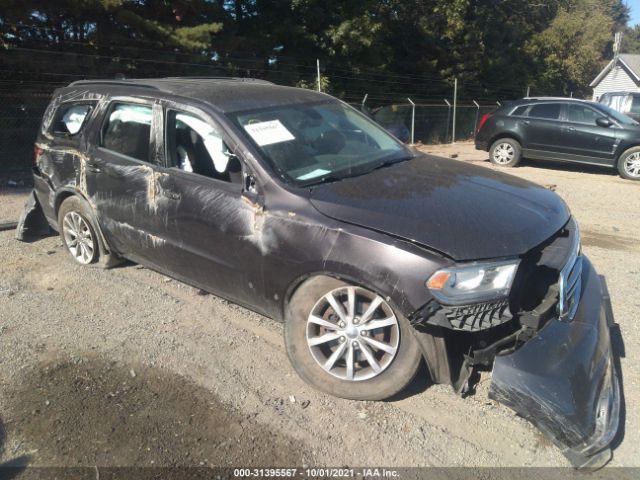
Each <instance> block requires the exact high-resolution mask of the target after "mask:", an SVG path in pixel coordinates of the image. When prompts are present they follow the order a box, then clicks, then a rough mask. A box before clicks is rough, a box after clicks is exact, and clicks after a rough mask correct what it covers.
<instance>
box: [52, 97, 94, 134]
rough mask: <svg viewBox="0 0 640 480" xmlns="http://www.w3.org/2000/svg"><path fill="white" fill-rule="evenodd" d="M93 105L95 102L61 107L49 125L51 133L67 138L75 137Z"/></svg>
mask: <svg viewBox="0 0 640 480" xmlns="http://www.w3.org/2000/svg"><path fill="white" fill-rule="evenodd" d="M95 105H96V103H95V102H91V103H71V104H63V105H61V106H60V107H58V110H57V111H56V115H55V117H54V120H53V123H52V125H51V133H53V134H54V135H58V136H67V137H68V136H73V135H77V134H78V133H80V131H81V130H82V128H83V127H84V125H85V124H86V121H87V119H88V118H89V114H90V113H91V112H92V111H93V108H94V107H95Z"/></svg>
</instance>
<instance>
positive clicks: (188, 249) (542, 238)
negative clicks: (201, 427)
mask: <svg viewBox="0 0 640 480" xmlns="http://www.w3.org/2000/svg"><path fill="white" fill-rule="evenodd" d="M232 83H233V82H229V84H228V85H227V84H226V83H225V82H222V83H221V85H218V86H217V87H216V88H209V84H207V83H206V81H204V80H202V81H195V80H189V81H177V80H148V81H142V80H140V81H133V82H130V84H126V83H124V82H104V83H96V84H95V85H94V86H92V87H91V89H88V88H87V86H86V85H84V84H82V83H80V84H75V85H74V84H72V85H71V86H69V87H66V88H63V89H60V90H58V91H57V92H56V93H55V95H54V99H53V101H52V103H51V105H50V107H49V108H48V109H47V112H46V113H45V116H44V119H43V124H42V130H41V131H40V133H39V135H38V139H37V144H36V145H37V147H38V149H39V155H38V157H37V160H36V165H35V167H34V185H35V188H34V194H33V195H32V197H30V200H29V202H28V204H27V206H26V209H25V215H24V219H23V220H22V221H21V228H19V231H18V236H24V234H28V233H35V231H36V228H35V227H36V226H38V221H40V223H41V224H43V223H44V222H42V219H43V218H46V221H47V222H48V224H49V225H50V226H51V227H53V228H54V229H57V228H58V222H57V216H58V209H59V207H60V205H61V203H62V202H63V200H64V199H65V198H66V197H68V196H70V195H74V196H76V197H78V198H80V199H82V200H83V201H84V202H86V204H87V206H88V208H89V210H90V211H91V212H92V219H91V220H92V221H93V222H94V223H95V227H96V228H97V230H98V232H97V234H98V236H99V238H100V243H101V245H100V246H101V250H103V251H106V252H109V253H110V254H113V255H117V256H119V257H124V258H128V259H131V260H133V261H135V262H139V263H141V264H144V265H146V266H148V267H150V268H153V269H155V270H157V271H160V272H162V273H165V274H167V275H170V276H172V277H175V278H177V279H180V280H182V281H184V282H186V283H189V284H192V285H194V286H197V287H199V288H202V289H205V290H208V291H211V292H213V293H215V294H218V295H221V296H223V297H225V298H227V299H229V300H232V301H234V302H236V303H239V304H241V305H244V306H246V307H248V308H250V309H252V310H255V311H257V312H259V313H262V314H265V315H267V316H270V317H272V318H276V319H284V318H285V313H286V311H287V306H288V301H289V299H290V298H291V296H292V295H293V293H294V292H295V291H296V289H297V288H299V286H300V285H301V284H303V282H304V281H305V280H308V279H309V278H311V277H314V276H316V275H328V276H332V277H336V278H340V279H344V280H345V281H347V282H351V283H353V284H357V285H361V286H363V287H366V288H368V289H369V290H371V291H374V292H376V293H377V294H379V295H381V296H382V297H383V298H385V300H386V301H388V302H389V303H390V304H391V305H392V306H393V308H394V309H395V310H396V311H397V312H398V313H400V314H401V315H402V316H404V317H406V318H407V319H408V320H409V322H410V324H411V325H413V327H414V328H415V335H416V338H418V341H419V342H420V344H421V345H422V348H423V351H424V357H425V358H426V359H427V363H428V368H429V372H430V374H431V377H432V379H433V380H434V381H436V382H441V383H449V384H452V385H453V386H454V387H455V389H456V390H457V391H468V387H469V378H470V376H471V373H472V371H473V369H474V368H482V367H490V366H491V365H493V364H494V358H496V360H495V365H494V367H493V368H494V370H493V384H492V388H491V395H492V396H493V397H494V398H496V399H497V400H498V401H500V402H502V403H505V404H506V405H508V406H510V407H511V408H513V409H514V410H516V411H517V412H518V413H520V414H521V415H523V416H524V417H526V418H528V419H530V420H531V421H532V422H533V423H534V424H536V425H537V426H538V427H539V428H540V429H541V430H542V431H543V432H544V433H545V434H547V435H548V436H549V437H550V438H552V439H553V441H554V442H555V443H556V444H557V445H559V446H560V447H561V448H562V449H563V451H564V452H565V453H566V454H567V455H568V456H569V457H571V460H572V462H573V463H574V465H578V466H581V465H585V464H587V463H589V462H590V461H592V460H593V458H594V457H593V454H594V453H596V454H597V453H598V452H602V451H604V450H605V449H606V446H607V444H608V443H609V442H610V440H611V432H612V431H613V432H615V427H616V423H615V421H617V411H616V398H617V397H616V396H615V395H614V394H612V395H613V397H612V398H613V399H612V400H611V401H610V402H609V404H608V405H609V406H608V407H607V406H606V405H605V406H604V407H603V405H604V404H603V403H602V401H601V400H600V399H601V398H602V394H603V392H606V391H609V392H614V393H615V391H616V387H615V386H614V385H617V384H616V382H615V372H614V371H613V366H612V363H611V360H610V356H611V353H610V340H609V337H608V332H607V328H608V327H607V326H606V322H605V324H603V320H602V318H601V313H600V312H601V311H602V302H603V300H602V298H603V294H602V292H601V290H600V283H599V280H598V278H597V276H596V274H595V272H594V270H593V268H592V267H591V266H590V264H589V263H588V261H587V260H586V259H584V266H585V268H584V272H583V276H582V278H581V281H582V282H583V284H582V290H581V291H582V295H581V298H578V299H577V300H576V301H580V305H579V307H578V310H577V314H576V317H575V319H574V320H573V322H566V323H565V322H561V321H559V320H557V319H556V318H555V317H554V318H552V319H551V320H549V318H550V317H553V316H554V315H555V311H556V307H557V303H558V289H557V281H558V272H559V270H560V269H561V268H562V267H563V266H564V265H565V264H566V262H567V258H566V257H567V255H568V254H569V253H571V252H569V250H568V248H569V245H570V244H571V243H572V239H574V238H576V235H577V231H576V230H577V228H576V227H575V224H574V223H573V221H572V220H570V214H569V211H568V209H567V207H566V205H565V204H564V202H563V201H562V200H561V199H560V198H559V197H558V196H556V195H555V194H554V193H553V192H550V191H548V190H547V189H544V188H542V187H539V186H537V185H534V184H531V183H529V182H525V181H523V180H520V179H517V178H514V177H511V176H508V175H504V174H499V173H496V172H491V171H489V170H486V169H483V168H479V167H474V166H471V165H467V164H462V163H461V162H457V161H455V160H447V159H440V158H437V157H432V156H428V155H417V156H415V157H414V158H412V159H411V160H408V161H404V162H401V163H398V164H394V165H392V166H389V167H388V168H381V169H379V170H375V171H372V172H370V173H368V174H366V175H362V176H357V177H353V178H345V179H342V180H341V181H338V182H335V183H326V184H322V185H317V186H312V187H307V188H303V187H294V186H292V185H289V184H287V183H286V182H283V181H282V179H281V178H279V177H278V176H277V175H276V174H275V173H274V172H273V171H272V170H271V169H270V167H269V165H268V164H267V163H266V162H265V161H264V160H263V159H262V158H261V156H260V154H259V152H258V151H257V150H256V149H255V146H252V144H251V142H248V141H246V138H244V137H243V134H242V132H240V131H239V130H238V128H237V126H234V124H233V123H232V122H231V121H228V120H225V116H224V114H225V112H228V111H234V110H237V109H243V108H247V109H248V108H257V107H261V106H263V107H269V106H272V105H280V104H286V103H303V102H318V101H323V102H326V101H336V100H331V97H328V96H326V95H323V94H318V93H316V92H310V91H302V90H300V89H288V88H282V87H276V86H273V85H265V84H259V83H256V84H248V85H240V84H237V85H233V84H232ZM69 101H72V102H78V101H80V102H93V103H92V105H94V108H93V110H92V111H91V114H90V116H89V118H88V120H87V123H86V127H85V128H84V129H83V130H82V131H81V132H80V133H79V134H78V135H74V136H70V137H58V136H54V135H52V134H51V133H50V126H51V122H53V121H54V117H55V112H56V109H57V108H58V107H59V106H61V105H63V104H65V102H69ZM114 102H130V103H136V104H141V105H147V106H149V107H151V109H152V120H151V126H150V138H149V158H146V159H144V160H140V159H134V158H131V157H128V156H126V155H122V154H119V153H116V152H113V151H111V150H108V149H106V148H104V147H103V146H102V143H101V138H102V132H103V127H104V124H105V118H106V117H107V115H108V112H109V109H110V108H111V105H112V104H113V103H114ZM169 109H178V110H180V111H181V112H188V113H191V114H193V115H197V116H198V117H200V118H202V119H205V120H207V121H209V122H211V124H215V125H217V128H220V130H221V134H222V136H223V138H224V142H225V144H226V145H227V147H228V149H229V151H230V152H231V153H232V154H233V155H234V156H236V157H237V158H238V159H239V160H240V161H241V163H242V170H243V175H244V177H243V181H244V183H243V184H238V183H229V182H227V183H224V182H221V181H219V180H216V179H214V178H208V177H205V176H202V175H196V174H193V173H189V172H185V171H182V170H179V169H177V168H172V167H171V165H170V163H169V158H168V153H167V148H168V147H167V145H166V143H168V142H167V140H166V136H165V132H164V129H165V125H166V119H167V111H168V110H169ZM248 179H250V180H251V182H247V180H248ZM40 226H41V225H40ZM500 258H509V259H514V258H517V259H518V260H519V262H520V264H519V265H520V267H519V274H518V277H517V278H516V282H515V285H516V286H517V288H516V287H514V288H516V289H517V290H518V292H519V293H520V295H513V294H512V295H510V297H509V298H506V297H505V298H500V299H498V301H492V302H484V303H477V304H472V305H456V306H453V307H452V306H450V305H442V304H440V303H438V302H437V301H436V300H435V298H434V297H433V296H432V295H431V293H430V291H429V289H428V288H427V287H426V285H425V282H426V281H427V280H428V279H429V278H430V277H431V275H432V274H433V273H434V272H436V271H437V270H439V269H441V268H444V267H451V266H455V265H456V263H457V262H473V261H478V260H483V259H500ZM532 283H534V284H535V285H532ZM532 287H536V288H532ZM534 290H540V291H539V292H535V293H536V294H535V295H533V294H532V293H531V292H533V291H534ZM518 292H516V293H518ZM523 292H524V293H523ZM520 297H527V298H525V299H524V300H523V299H522V298H520ZM496 356H497V357H496ZM607 372H609V374H608V373H607ZM607 375H609V377H607ZM607 378H609V379H610V380H607ZM607 381H608V382H609V384H610V387H608V388H609V390H606V388H604V387H602V385H606V384H607ZM605 407H606V408H605ZM603 408H604V410H606V411H607V412H608V413H607V415H606V416H607V419H609V421H608V422H606V423H607V424H606V425H605V426H604V427H603V426H602V423H603V422H602V420H601V419H600V420H596V417H595V416H594V414H595V411H596V410H597V411H601V410H602V409H603ZM614 417H615V419H614ZM594 432H595V433H594ZM603 432H604V433H603ZM596 437H597V438H596Z"/></svg>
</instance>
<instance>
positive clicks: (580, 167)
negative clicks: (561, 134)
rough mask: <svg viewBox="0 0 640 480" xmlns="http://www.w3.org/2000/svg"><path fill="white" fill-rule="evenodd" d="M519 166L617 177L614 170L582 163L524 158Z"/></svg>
mask: <svg viewBox="0 0 640 480" xmlns="http://www.w3.org/2000/svg"><path fill="white" fill-rule="evenodd" d="M487 161H488V160H487ZM520 165H521V166H523V167H532V168H536V169H540V170H556V171H565V172H579V173H593V174H598V175H606V176H608V177H617V176H618V171H617V170H616V169H615V168H610V167H600V166H598V165H585V164H583V163H569V162H566V163H564V162H550V161H549V162H547V161H541V160H529V159H528V158H525V159H523V160H522V162H521V163H520Z"/></svg>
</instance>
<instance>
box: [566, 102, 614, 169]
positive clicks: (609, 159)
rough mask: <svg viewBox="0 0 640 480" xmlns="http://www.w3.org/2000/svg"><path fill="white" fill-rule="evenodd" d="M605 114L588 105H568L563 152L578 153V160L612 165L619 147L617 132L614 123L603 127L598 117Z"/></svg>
mask: <svg viewBox="0 0 640 480" xmlns="http://www.w3.org/2000/svg"><path fill="white" fill-rule="evenodd" d="M603 116H604V115H603V114H602V113H600V112H597V111H596V110H594V109H593V108H591V107H589V106H588V105H581V104H578V103H570V104H568V105H567V114H566V122H565V123H564V126H563V131H564V133H563V136H564V139H565V141H564V149H563V153H566V154H568V155H571V156H573V155H577V156H578V157H576V158H573V159H574V160H577V161H584V162H590V163H596V164H597V163H605V164H607V165H612V164H613V162H614V153H615V150H616V147H617V141H618V139H617V132H616V128H615V127H614V126H613V125H612V126H610V127H601V126H599V125H597V124H596V119H598V118H600V117H603ZM569 159H572V158H569Z"/></svg>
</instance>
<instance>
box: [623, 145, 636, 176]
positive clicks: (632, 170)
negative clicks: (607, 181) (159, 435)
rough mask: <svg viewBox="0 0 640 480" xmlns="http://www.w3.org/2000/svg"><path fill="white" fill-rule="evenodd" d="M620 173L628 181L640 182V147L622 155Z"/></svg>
mask: <svg viewBox="0 0 640 480" xmlns="http://www.w3.org/2000/svg"><path fill="white" fill-rule="evenodd" d="M618 173H620V176H621V177H622V178H626V179H628V180H640V147H633V148H630V149H629V150H627V151H625V152H624V153H623V154H622V155H620V158H618Z"/></svg>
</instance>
